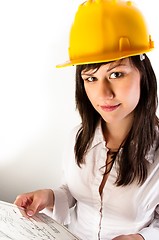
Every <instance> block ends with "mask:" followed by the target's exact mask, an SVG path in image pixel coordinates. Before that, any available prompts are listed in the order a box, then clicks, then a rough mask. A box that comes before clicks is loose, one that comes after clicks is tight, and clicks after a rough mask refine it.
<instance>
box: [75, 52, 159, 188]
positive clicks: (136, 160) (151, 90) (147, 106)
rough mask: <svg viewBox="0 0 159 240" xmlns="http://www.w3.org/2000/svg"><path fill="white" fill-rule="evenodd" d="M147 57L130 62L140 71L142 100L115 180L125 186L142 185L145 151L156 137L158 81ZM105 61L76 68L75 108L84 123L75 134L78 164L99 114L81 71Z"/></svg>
mask: <svg viewBox="0 0 159 240" xmlns="http://www.w3.org/2000/svg"><path fill="white" fill-rule="evenodd" d="M144 56H145V59H144V60H142V61H141V60H140V56H139V55H137V56H132V57H130V62H131V63H132V64H133V65H134V66H135V67H136V68H137V69H138V70H139V72H140V75H141V80H140V99H139V102H138V105H137V106H136V108H135V111H134V121H133V124H132V127H131V129H130V131H129V134H128V136H127V138H126V140H125V142H124V146H122V148H123V151H122V154H121V157H120V159H119V158H118V157H117V158H116V159H118V164H119V171H118V176H117V179H116V182H115V183H116V185H117V186H122V185H123V186H124V185H128V184H130V183H132V182H133V181H134V180H137V182H138V184H142V183H143V182H144V181H145V179H146V177H147V173H148V162H147V161H146V159H145V156H146V154H147V153H148V151H149V150H150V148H151V147H152V146H153V143H154V140H155V138H156V126H157V127H158V126H159V121H158V118H157V116H156V110H157V104H158V98H157V81H156V76H155V73H154V71H153V68H152V66H151V62H150V60H149V58H148V57H147V56H146V55H144ZM103 64H106V63H95V64H85V65H79V66H77V67H76V91H75V99H76V108H77V109H78V111H79V114H80V116H81V120H82V124H81V128H80V129H79V131H78V133H77V136H76V143H75V149H74V150H75V157H76V161H77V164H78V166H79V167H80V166H81V164H83V163H84V155H85V154H86V152H87V149H88V148H89V146H90V144H91V142H92V139H93V137H94V132H95V129H96V127H97V124H98V122H99V120H100V119H101V116H100V114H99V113H98V112H97V111H96V110H95V109H94V107H93V106H92V104H91V102H90V101H89V99H88V97H87V94H86V92H85V89H84V83H83V80H82V78H81V71H82V70H84V69H85V70H89V69H99V68H100V66H101V65H103Z"/></svg>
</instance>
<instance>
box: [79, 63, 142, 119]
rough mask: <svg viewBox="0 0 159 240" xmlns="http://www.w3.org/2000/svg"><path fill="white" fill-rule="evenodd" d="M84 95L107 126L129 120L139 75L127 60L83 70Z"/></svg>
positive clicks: (138, 85) (138, 86) (138, 92)
mask: <svg viewBox="0 0 159 240" xmlns="http://www.w3.org/2000/svg"><path fill="white" fill-rule="evenodd" d="M81 77H82V79H83V81H84V88H85V91H86V94H87V96H88V98H89V100H90V102H91V103H92V105H93V107H94V108H95V109H96V111H97V112H98V113H99V114H100V115H101V117H102V118H103V119H104V120H105V121H106V122H107V123H114V122H119V121H121V120H126V119H129V120H130V119H131V118H133V112H134V109H135V108H136V106H137V104H138V102H139V98H140V73H139V71H138V69H137V68H135V66H133V64H132V63H131V62H130V60H129V58H125V59H123V60H118V61H114V62H111V63H108V64H104V65H101V66H100V68H99V69H98V70H97V69H91V70H83V71H82V72H81Z"/></svg>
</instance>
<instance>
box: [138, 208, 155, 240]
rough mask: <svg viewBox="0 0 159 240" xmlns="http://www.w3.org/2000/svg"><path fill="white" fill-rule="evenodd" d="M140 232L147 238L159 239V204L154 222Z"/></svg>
mask: <svg viewBox="0 0 159 240" xmlns="http://www.w3.org/2000/svg"><path fill="white" fill-rule="evenodd" d="M139 234H141V236H143V238H144V239H145V240H152V239H153V240H159V205H158V206H157V207H156V210H155V214H154V220H153V221H152V223H151V224H150V225H149V226H148V227H146V228H143V229H142V230H141V231H140V232H139Z"/></svg>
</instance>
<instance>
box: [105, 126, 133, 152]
mask: <svg viewBox="0 0 159 240" xmlns="http://www.w3.org/2000/svg"><path fill="white" fill-rule="evenodd" d="M131 126H132V121H123V122H118V123H114V124H112V123H106V122H103V126H102V129H103V134H104V138H105V140H106V143H107V147H108V148H109V149H112V150H113V149H118V148H119V147H120V146H121V145H122V144H123V143H124V141H125V139H126V137H127V135H128V133H129V131H130V129H131Z"/></svg>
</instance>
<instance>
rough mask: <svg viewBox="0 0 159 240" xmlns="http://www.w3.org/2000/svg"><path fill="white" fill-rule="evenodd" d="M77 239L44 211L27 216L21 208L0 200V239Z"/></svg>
mask: <svg viewBox="0 0 159 240" xmlns="http://www.w3.org/2000/svg"><path fill="white" fill-rule="evenodd" d="M22 239H23V240H78V238H76V237H75V236H74V235H73V234H71V233H70V232H69V231H68V230H67V228H65V227H64V226H62V225H60V224H59V223H57V222H56V221H55V220H53V219H52V218H51V217H49V216H48V215H46V214H45V213H38V214H36V215H35V216H34V217H28V216H27V215H26V214H25V211H24V209H23V208H19V207H17V206H16V205H14V204H11V203H7V202H3V201H0V240H22Z"/></svg>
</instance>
